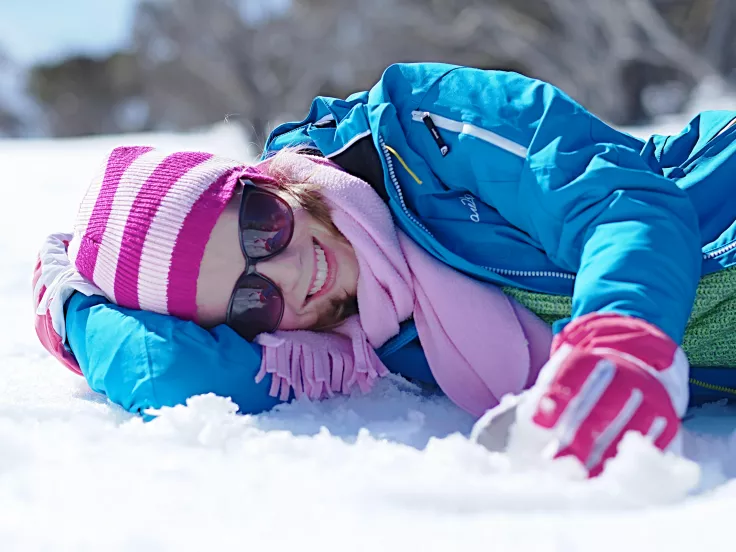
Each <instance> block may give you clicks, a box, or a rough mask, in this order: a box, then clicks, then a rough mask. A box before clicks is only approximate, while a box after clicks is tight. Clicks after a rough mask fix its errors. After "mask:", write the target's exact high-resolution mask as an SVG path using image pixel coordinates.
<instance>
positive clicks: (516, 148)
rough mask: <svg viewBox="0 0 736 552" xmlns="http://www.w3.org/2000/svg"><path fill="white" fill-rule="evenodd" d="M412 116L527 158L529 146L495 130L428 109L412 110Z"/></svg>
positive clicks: (415, 119)
mask: <svg viewBox="0 0 736 552" xmlns="http://www.w3.org/2000/svg"><path fill="white" fill-rule="evenodd" d="M411 118H412V120H414V121H418V122H421V123H424V124H425V125H426V126H427V128H430V124H428V120H429V121H431V126H433V127H434V126H436V127H438V128H441V129H444V130H448V131H450V132H455V133H457V134H468V135H469V136H473V137H475V138H478V139H479V140H483V141H484V142H488V143H489V144H493V145H494V146H496V147H499V148H501V149H502V150H504V151H507V152H509V153H511V154H513V155H515V156H517V157H519V158H521V159H526V155H527V152H528V148H527V147H526V146H522V145H521V144H517V143H516V142H514V141H513V140H509V139H508V138H504V137H503V136H501V135H500V134H496V133H495V132H492V131H490V130H487V129H485V128H481V127H479V126H476V125H471V124H470V123H464V122H461V121H456V120H454V119H449V118H447V117H443V116H442V115H435V114H434V113H429V112H427V111H412V112H411ZM430 132H431V128H430ZM432 136H433V137H434V133H432ZM435 141H436V138H435ZM438 145H439V143H438ZM442 151H443V150H442V148H441V147H440V152H441V153H442ZM444 155H446V153H443V156H444Z"/></svg>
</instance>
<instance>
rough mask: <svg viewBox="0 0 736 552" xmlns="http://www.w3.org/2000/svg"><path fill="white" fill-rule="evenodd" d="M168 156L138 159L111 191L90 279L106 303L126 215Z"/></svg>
mask: <svg viewBox="0 0 736 552" xmlns="http://www.w3.org/2000/svg"><path fill="white" fill-rule="evenodd" d="M168 156H169V154H168V153H165V152H161V151H159V150H155V149H154V150H151V151H149V152H147V153H144V154H143V155H140V156H139V157H138V158H137V159H136V160H135V161H133V163H132V164H131V165H130V166H129V167H128V168H127V169H126V171H125V173H123V176H122V177H121V179H120V183H119V184H118V188H117V190H115V198H114V199H113V204H112V209H111V210H110V217H109V218H108V221H107V226H106V227H105V233H104V234H103V235H102V243H101V244H100V250H99V253H98V254H97V264H96V265H95V273H94V276H93V278H92V281H93V282H95V283H96V284H97V286H98V287H99V288H100V289H102V290H104V291H105V293H107V294H108V299H110V300H111V301H112V302H115V273H116V272H117V266H118V258H119V255H120V249H121V244H122V241H123V234H124V232H125V225H126V223H127V221H128V213H130V210H131V209H132V207H133V202H134V201H135V198H136V196H137V195H138V192H139V191H140V189H141V188H142V187H143V185H144V184H145V183H146V182H147V181H148V178H149V177H150V176H151V174H153V171H155V170H156V168H157V167H158V166H159V164H160V163H161V162H162V161H163V160H164V159H166V158H167V157H168ZM117 213H125V215H124V217H125V220H122V218H118V217H120V215H117ZM116 215H117V216H116Z"/></svg>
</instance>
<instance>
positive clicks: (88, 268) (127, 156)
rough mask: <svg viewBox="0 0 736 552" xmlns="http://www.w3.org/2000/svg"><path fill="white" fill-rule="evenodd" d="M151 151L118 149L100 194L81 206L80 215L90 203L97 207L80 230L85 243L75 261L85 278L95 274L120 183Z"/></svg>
mask: <svg viewBox="0 0 736 552" xmlns="http://www.w3.org/2000/svg"><path fill="white" fill-rule="evenodd" d="M151 149H153V148H150V147H141V146H135V147H128V148H116V149H115V150H113V152H112V153H111V154H110V157H109V158H108V160H107V163H106V165H105V171H104V172H105V176H104V177H103V180H102V186H101V187H100V188H99V190H98V193H97V194H95V195H94V196H92V194H90V192H91V191H93V190H88V193H87V195H86V196H85V199H84V200H83V201H82V205H81V206H80V212H81V211H82V210H83V209H84V207H85V203H90V202H91V201H94V202H95V203H94V207H93V209H92V214H91V215H90V217H89V220H88V222H87V223H86V224H84V229H83V230H82V229H79V230H82V231H83V232H84V239H83V240H82V243H81V244H80V246H79V252H78V253H77V257H76V260H75V264H76V265H77V270H79V272H81V273H82V274H84V275H90V276H91V275H92V274H94V271H95V265H96V264H97V255H98V253H99V245H100V243H101V242H102V236H103V234H104V233H105V228H106V227H107V221H108V218H109V216H110V212H111V210H112V203H113V199H114V198H115V192H116V191H117V189H118V184H119V183H120V179H121V178H122V176H123V174H124V173H125V171H126V170H127V169H128V167H130V165H131V164H132V163H133V162H134V161H135V160H136V159H137V158H138V157H140V156H141V155H143V154H144V153H147V152H149V151H151ZM79 218H80V217H78V219H79ZM80 222H81V221H80Z"/></svg>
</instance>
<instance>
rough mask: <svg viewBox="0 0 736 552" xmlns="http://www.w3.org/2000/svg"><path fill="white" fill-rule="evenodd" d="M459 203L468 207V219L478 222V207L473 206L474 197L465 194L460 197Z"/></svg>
mask: <svg viewBox="0 0 736 552" xmlns="http://www.w3.org/2000/svg"><path fill="white" fill-rule="evenodd" d="M460 203H462V204H463V205H465V206H466V207H467V208H468V209H470V220H472V221H473V222H480V215H478V208H477V207H476V206H475V198H474V197H473V196H472V195H471V194H465V195H464V196H463V197H461V198H460Z"/></svg>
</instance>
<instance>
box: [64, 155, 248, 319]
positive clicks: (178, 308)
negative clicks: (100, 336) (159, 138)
mask: <svg viewBox="0 0 736 552" xmlns="http://www.w3.org/2000/svg"><path fill="white" fill-rule="evenodd" d="M245 172H246V167H245V166H244V165H242V164H239V163H237V162H235V161H231V160H229V159H224V158H221V157H216V156H214V155H212V154H209V153H199V152H177V153H171V154H169V153H163V152H161V151H159V150H156V149H153V148H150V147H121V148H116V149H115V150H113V151H112V152H111V153H110V154H109V156H108V157H107V159H106V161H105V163H104V165H103V167H102V168H101V169H100V171H99V172H98V174H97V175H96V176H95V178H94V179H93V181H92V184H91V185H90V187H89V189H88V190H87V193H86V194H85V196H84V199H83V200H82V203H81V205H80V207H79V212H78V213H77V219H76V222H75V225H74V238H73V240H72V242H71V244H70V246H69V257H70V259H71V260H72V261H73V262H74V263H75V265H76V268H77V270H78V271H79V272H80V273H81V274H82V275H83V276H84V277H85V278H87V279H88V280H91V281H92V282H93V283H94V284H95V285H96V286H97V287H99V288H100V289H101V290H102V292H103V293H104V294H105V295H106V296H107V298H108V299H110V300H111V301H113V302H114V303H116V304H118V305H120V306H123V307H127V308H132V309H142V310H148V311H152V312H158V313H162V314H172V315H175V316H178V317H180V318H184V319H187V320H194V321H196V320H197V301H196V299H197V278H198V276H199V268H200V264H201V262H202V257H203V256H204V250H205V246H206V245H207V241H208V240H209V237H210V234H211V233H212V229H213V228H214V226H215V223H216V222H217V219H218V218H219V216H220V214H221V213H222V211H223V209H224V208H225V206H226V205H227V203H228V202H229V200H230V199H231V198H232V196H233V193H234V190H235V188H236V186H237V183H238V179H239V178H240V177H241V176H242V175H243V174H244V173H245Z"/></svg>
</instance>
